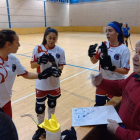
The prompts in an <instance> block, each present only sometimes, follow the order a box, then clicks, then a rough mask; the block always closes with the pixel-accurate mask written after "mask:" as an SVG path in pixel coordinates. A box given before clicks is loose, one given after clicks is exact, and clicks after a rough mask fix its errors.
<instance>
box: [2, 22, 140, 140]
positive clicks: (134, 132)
mask: <svg viewBox="0 0 140 140" xmlns="http://www.w3.org/2000/svg"><path fill="white" fill-rule="evenodd" d="M126 30H127V31H128V32H127V31H126ZM129 30H130V28H128V25H127V26H123V27H122V24H120V23H118V22H116V21H114V22H110V23H109V24H108V25H107V27H106V37H107V41H103V42H102V43H101V44H100V45H99V46H98V44H95V45H90V46H89V49H88V50H87V51H88V56H89V58H90V61H91V62H92V63H93V64H95V63H97V62H98V61H99V70H100V73H99V75H98V76H96V77H95V76H94V75H93V76H92V84H93V85H94V86H96V94H95V95H96V97H95V99H96V102H95V105H94V106H103V105H105V104H106V102H108V101H109V100H110V99H111V98H112V97H113V96H122V103H121V106H120V110H119V116H120V117H121V119H122V121H123V124H121V125H123V126H124V127H125V128H124V127H122V126H121V125H119V124H118V123H117V122H115V121H113V120H108V121H109V124H108V125H107V128H105V129H103V131H104V132H106V131H107V132H109V133H108V137H107V138H106V139H107V140H109V139H112V140H113V139H114V137H116V139H118V140H136V139H138V138H140V125H139V123H138V122H139V121H140V120H139V117H140V114H139V98H140V96H139V94H138V93H139V91H140V87H139V86H138V85H139V84H140V80H139V77H140V68H139V67H140V42H138V43H137V44H136V53H135V55H134V57H133V64H134V73H132V75H130V76H129V77H128V78H127V79H125V75H126V74H128V72H129V70H130V51H129V49H128V47H127V46H128V42H127V39H128V37H129V36H130V33H129ZM123 31H124V32H125V35H124V34H123ZM126 32H127V33H126ZM57 39H58V32H57V30H55V29H53V28H50V27H49V28H47V29H46V31H45V33H44V37H43V41H42V43H41V44H40V45H37V46H35V48H34V49H33V52H32V58H31V61H30V64H31V68H32V69H36V70H37V72H36V73H32V72H28V71H27V70H26V69H25V67H24V66H23V65H21V63H20V61H19V60H18V58H16V57H15V56H14V55H13V54H12V53H16V52H17V50H18V48H19V47H20V44H19V38H18V35H17V34H16V33H15V32H14V31H12V30H1V31H0V110H1V111H2V112H4V113H5V114H7V115H8V116H10V117H11V118H12V108H11V97H12V86H13V83H14V81H15V78H16V76H22V77H23V78H26V79H36V84H35V91H36V103H35V111H36V114H37V120H38V123H39V124H41V123H42V122H43V121H44V118H45V109H46V106H45V101H46V100H47V106H48V108H47V109H48V119H50V118H51V114H54V113H55V108H56V105H57V99H58V98H59V97H60V96H61V88H60V78H59V77H60V76H61V74H62V71H63V68H64V65H66V61H65V52H64V50H63V49H62V48H61V47H59V46H57V45H55V43H56V41H57ZM124 39H125V40H124ZM124 43H126V45H125V44H124ZM114 89H115V91H114ZM131 89H133V91H132V92H130V90H131ZM134 89H135V90H134ZM136 98H137V99H136ZM102 134H103V133H102ZM111 134H113V135H111ZM40 136H44V137H45V136H46V132H45V129H43V128H40V127H38V126H37V131H36V132H35V134H34V135H33V137H32V140H39V137H40ZM103 138H105V136H104V135H102V137H101V138H100V139H103Z"/></svg>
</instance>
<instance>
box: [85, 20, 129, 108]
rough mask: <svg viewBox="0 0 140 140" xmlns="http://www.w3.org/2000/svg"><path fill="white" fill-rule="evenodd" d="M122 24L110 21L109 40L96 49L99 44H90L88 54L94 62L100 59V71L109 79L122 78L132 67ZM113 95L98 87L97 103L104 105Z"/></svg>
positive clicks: (107, 32)
mask: <svg viewBox="0 0 140 140" xmlns="http://www.w3.org/2000/svg"><path fill="white" fill-rule="evenodd" d="M121 26H122V24H119V23H118V22H115V21H114V22H110V23H109V24H108V25H107V27H106V36H107V39H108V41H107V42H102V44H101V45H100V46H99V48H98V50H97V51H96V47H97V44H95V45H90V47H89V50H88V55H89V57H90V60H91V62H92V63H93V64H95V63H97V62H98V60H100V66H99V69H100V72H101V73H102V75H103V78H105V79H109V80H122V79H124V78H125V74H128V72H129V69H130V65H129V63H130V52H129V49H128V48H127V47H126V46H125V45H124V44H123V33H122V30H121ZM111 98H112V96H111V95H110V94H108V93H106V92H104V91H103V90H101V89H99V88H96V104H95V106H102V105H104V104H106V101H109V100H110V99H111Z"/></svg>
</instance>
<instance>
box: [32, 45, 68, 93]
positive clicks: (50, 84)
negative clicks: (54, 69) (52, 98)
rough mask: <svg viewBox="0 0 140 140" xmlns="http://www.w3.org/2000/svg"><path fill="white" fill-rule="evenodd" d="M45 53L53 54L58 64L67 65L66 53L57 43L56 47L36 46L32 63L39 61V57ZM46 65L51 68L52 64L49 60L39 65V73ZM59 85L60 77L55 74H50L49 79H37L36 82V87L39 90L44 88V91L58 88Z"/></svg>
mask: <svg viewBox="0 0 140 140" xmlns="http://www.w3.org/2000/svg"><path fill="white" fill-rule="evenodd" d="M43 54H51V55H52V56H53V57H54V58H55V62H56V64H57V66H63V65H66V62H65V53H64V50H63V49H62V48H60V47H59V46H57V45H55V46H54V48H52V49H47V48H46V47H45V46H44V45H42V44H41V45H39V46H36V47H35V48H34V50H33V54H32V59H31V63H34V62H37V60H38V58H39V57H41V56H42V55H43ZM44 66H45V68H49V67H51V64H50V63H49V62H48V63H47V64H45V65H44V64H41V66H39V67H38V68H37V73H40V72H41V67H44ZM59 87H60V79H59V77H58V78H56V77H53V76H50V77H48V78H47V79H42V80H39V79H37V80H36V84H35V88H37V89H39V90H43V91H47V90H54V89H58V88H59Z"/></svg>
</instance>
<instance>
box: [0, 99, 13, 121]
mask: <svg viewBox="0 0 140 140" xmlns="http://www.w3.org/2000/svg"><path fill="white" fill-rule="evenodd" d="M2 110H3V111H4V113H6V114H7V115H8V116H10V118H11V119H12V107H11V100H10V101H9V102H8V103H7V104H5V105H4V106H3V107H2Z"/></svg>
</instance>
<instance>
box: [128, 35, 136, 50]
mask: <svg viewBox="0 0 140 140" xmlns="http://www.w3.org/2000/svg"><path fill="white" fill-rule="evenodd" d="M129 42H130V46H131V49H132V50H133V51H135V49H133V47H132V44H131V40H130V37H129Z"/></svg>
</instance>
